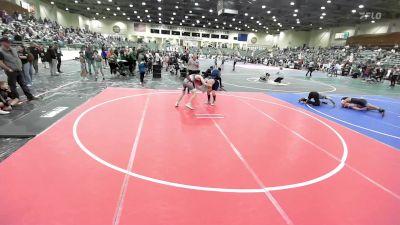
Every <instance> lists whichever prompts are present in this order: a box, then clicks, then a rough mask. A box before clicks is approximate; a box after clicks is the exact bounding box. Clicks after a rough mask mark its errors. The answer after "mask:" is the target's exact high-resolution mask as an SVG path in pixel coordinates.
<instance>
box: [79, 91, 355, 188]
mask: <svg viewBox="0 0 400 225" xmlns="http://www.w3.org/2000/svg"><path fill="white" fill-rule="evenodd" d="M177 93H178V92H152V93H143V94H135V95H128V96H124V97H119V98H115V99H111V100H108V101H105V102H102V103H99V104H97V105H94V106H92V107H90V108H88V109H86V110H85V111H84V112H82V113H81V114H80V115H79V116H78V117H77V118H76V120H75V122H74V124H73V127H72V134H73V137H74V141H75V142H76V144H77V145H78V146H79V148H80V149H81V150H82V151H83V152H85V153H86V154H87V155H88V156H89V157H91V158H92V159H93V160H95V161H97V162H98V163H101V164H103V165H104V166H107V167H109V168H111V169H113V170H116V171H118V172H120V173H124V174H128V175H130V176H133V177H136V178H139V179H142V180H146V181H149V182H153V183H157V184H162V185H167V186H171V187H176V188H185V189H191V190H198V191H212V192H227V193H262V192H265V191H278V190H286V189H291V188H300V187H304V186H308V185H311V184H315V183H318V182H321V181H323V180H326V179H328V178H330V177H331V176H333V175H335V174H336V173H338V172H339V171H340V170H341V169H342V168H343V165H344V161H346V159H347V154H348V149H347V145H346V143H345V142H344V140H343V137H342V136H340V134H339V133H338V132H337V131H336V130H335V129H333V128H332V127H331V126H329V125H328V124H326V123H325V122H323V121H321V120H320V119H318V118H317V117H315V116H313V115H311V114H309V113H306V112H305V111H303V110H300V109H297V108H295V107H292V106H287V105H284V104H280V103H276V102H271V101H267V100H262V99H258V98H252V97H244V96H237V95H226V94H220V95H223V96H233V97H238V98H244V99H253V100H256V101H261V102H265V103H269V104H273V105H278V106H281V107H283V108H287V109H290V110H293V111H296V112H299V113H301V114H304V115H306V116H308V117H310V118H312V119H315V120H316V121H318V122H320V123H321V124H322V125H324V126H326V127H328V128H329V129H330V130H332V131H333V132H334V133H335V135H336V136H337V137H338V138H339V140H340V141H341V143H342V147H343V156H342V159H341V163H340V164H339V165H338V166H337V167H336V168H334V169H333V170H332V171H330V172H328V173H327V174H324V175H322V176H320V177H317V178H314V179H311V180H308V181H304V182H300V183H294V184H289V185H281V186H272V187H266V188H265V189H260V188H254V189H250V188H247V189H243V188H218V187H203V186H195V185H187V184H180V183H175V182H170V181H165V180H160V179H156V178H152V177H148V176H144V175H141V174H137V173H134V172H131V171H128V170H125V169H123V168H121V167H118V166H116V165H114V164H111V163H109V162H107V161H105V160H104V159H102V158H100V157H98V156H97V155H95V154H94V153H93V152H91V151H90V150H89V149H87V148H86V146H85V145H84V144H83V143H82V141H81V140H80V139H79V135H78V127H79V122H80V120H81V119H82V118H83V117H84V116H85V115H86V114H88V113H89V112H91V111H92V110H94V109H96V108H98V107H100V106H103V105H106V104H108V103H111V102H115V101H119V100H123V99H127V98H134V97H139V96H145V95H155V94H177Z"/></svg>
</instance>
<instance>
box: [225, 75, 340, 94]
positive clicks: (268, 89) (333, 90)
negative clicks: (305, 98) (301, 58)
mask: <svg viewBox="0 0 400 225" xmlns="http://www.w3.org/2000/svg"><path fill="white" fill-rule="evenodd" d="M292 79H295V80H299V79H296V78H292ZM310 81H311V82H315V83H319V84H322V85H326V86H328V87H330V88H332V89H331V90H328V91H318V92H320V93H329V92H335V91H336V87H335V86H332V85H329V84H325V83H322V82H319V81H314V80H310ZM224 84H228V85H231V86H236V87H242V88H247V89H253V90H261V91H272V92H286V93H305V92H306V91H296V90H295V91H290V90H279V89H270V88H257V87H249V86H244V85H238V84H232V83H228V82H226V81H224ZM305 88H306V87H305Z"/></svg>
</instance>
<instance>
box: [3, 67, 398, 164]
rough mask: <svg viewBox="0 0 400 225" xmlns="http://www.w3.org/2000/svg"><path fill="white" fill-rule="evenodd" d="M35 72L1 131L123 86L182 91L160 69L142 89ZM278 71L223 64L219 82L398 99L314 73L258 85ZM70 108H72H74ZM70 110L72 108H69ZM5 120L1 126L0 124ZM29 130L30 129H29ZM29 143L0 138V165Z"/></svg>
mask: <svg viewBox="0 0 400 225" xmlns="http://www.w3.org/2000/svg"><path fill="white" fill-rule="evenodd" d="M213 63H214V61H213V60H211V59H202V60H200V65H201V70H202V71H205V70H206V69H207V68H208V67H209V66H211V65H213ZM39 69H40V72H39V74H38V75H35V76H34V84H33V86H32V87H31V89H32V91H33V92H34V93H35V95H37V96H40V98H41V99H40V100H39V101H34V102H31V103H29V102H26V103H24V104H23V105H21V106H19V107H17V108H15V110H14V111H13V112H12V113H11V114H10V115H6V116H2V117H1V118H0V122H1V124H0V129H4V128H5V127H6V126H5V124H7V123H8V124H10V123H11V124H12V123H15V121H20V120H21V118H24V117H29V116H31V115H33V114H34V113H37V111H38V110H39V111H40V110H42V111H43V112H45V109H46V107H48V106H49V105H51V104H53V103H54V102H59V101H63V100H64V101H65V100H66V99H68V101H75V102H77V103H78V104H76V106H78V105H80V104H82V103H83V102H86V101H87V100H88V99H90V98H92V97H93V96H95V95H97V94H98V93H100V92H101V91H102V90H104V89H105V88H107V87H126V88H150V89H164V90H177V89H178V88H180V87H181V78H179V76H175V75H171V74H170V73H169V72H166V71H165V70H163V75H162V78H161V79H152V77H151V75H149V76H147V77H146V78H145V79H146V83H145V85H144V86H141V85H140V84H139V80H138V76H134V77H128V78H124V77H121V78H115V77H111V75H110V73H109V70H108V69H105V72H106V81H97V82H96V81H94V77H90V81H86V82H82V81H80V77H79V69H80V66H79V63H78V62H77V61H65V62H63V65H62V71H64V73H63V74H61V75H60V76H54V77H51V76H49V69H44V68H43V65H42V64H40V68H39ZM277 71H278V68H274V67H266V66H263V65H254V64H241V63H238V65H237V67H236V71H233V70H232V63H230V62H227V63H226V64H225V65H224V66H223V71H222V78H223V85H224V90H225V91H235V92H266V93H268V92H283V93H296V92H308V91H312V90H315V91H320V92H325V93H326V94H352V95H385V96H391V97H394V98H399V96H400V88H399V87H395V88H389V85H388V83H387V81H386V82H384V83H378V84H368V83H366V82H363V81H361V80H354V79H351V78H347V77H333V78H332V77H328V76H327V75H326V74H324V73H319V72H315V73H314V74H313V78H311V79H310V78H305V77H304V74H305V71H296V70H286V69H285V70H284V72H285V79H284V81H283V84H282V85H277V84H275V83H273V82H260V81H258V78H259V76H261V75H262V74H265V72H269V73H270V74H271V75H272V79H274V78H275V73H276V72H277ZM0 80H6V77H5V75H4V74H3V73H1V72H0ZM76 106H75V107H76ZM71 110H72V109H71ZM4 121H6V122H4ZM28 126H29V125H28ZM29 140H30V139H29V138H0V161H2V160H4V159H5V158H7V157H8V156H9V155H11V154H12V153H13V152H15V151H16V150H18V149H19V148H20V147H21V146H23V145H24V144H25V143H26V142H28V141H29Z"/></svg>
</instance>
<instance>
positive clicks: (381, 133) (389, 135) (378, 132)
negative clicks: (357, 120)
mask: <svg viewBox="0 0 400 225" xmlns="http://www.w3.org/2000/svg"><path fill="white" fill-rule="evenodd" d="M307 107H308V108H310V109H311V110H313V111H315V112H317V113H319V114H321V115H324V116H327V117H329V118H332V119H334V120H337V121H340V122H342V123H345V124H348V125H351V126H354V127H358V128H360V129H364V130H367V131H370V132H373V133H377V134H380V135H385V136H388V137H391V138H396V139H400V137H398V136H394V135H391V134H386V133H383V132H380V131H376V130H372V129H369V128H366V127H362V126H359V125H356V124H353V123H350V122H347V121H344V120H341V119H338V118H336V117H334V116H331V115H328V114H326V113H323V112H321V111H319V110H317V109H314V108H313V107H311V106H309V105H307Z"/></svg>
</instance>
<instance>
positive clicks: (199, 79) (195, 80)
mask: <svg viewBox="0 0 400 225" xmlns="http://www.w3.org/2000/svg"><path fill="white" fill-rule="evenodd" d="M182 86H183V89H182V95H181V96H180V97H179V99H178V101H177V102H176V104H175V107H178V106H179V103H180V102H181V100H182V98H183V96H185V93H186V90H188V91H190V92H191V93H192V96H190V99H189V102H188V103H187V104H186V105H185V106H186V107H188V108H189V109H194V108H193V105H192V102H193V99H194V98H195V97H196V89H198V90H200V91H202V92H205V91H206V90H205V89H206V87H205V86H207V83H206V81H205V80H204V78H203V76H201V75H200V74H191V75H189V76H187V77H186V78H185V79H184V80H183V84H182Z"/></svg>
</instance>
